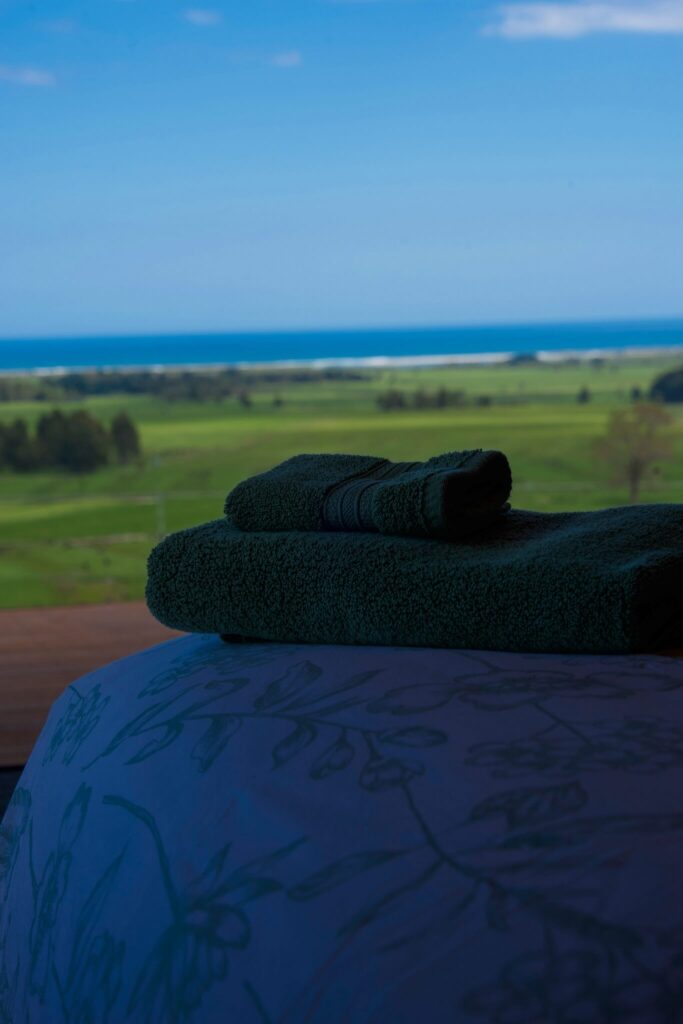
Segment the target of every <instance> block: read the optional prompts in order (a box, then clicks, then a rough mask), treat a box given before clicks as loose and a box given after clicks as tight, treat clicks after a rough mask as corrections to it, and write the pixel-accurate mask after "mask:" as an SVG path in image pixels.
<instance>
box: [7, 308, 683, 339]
mask: <svg viewBox="0 0 683 1024" xmlns="http://www.w3.org/2000/svg"><path fill="white" fill-rule="evenodd" d="M651 324H652V325H654V324H660V325H666V324H671V325H679V324H680V325H681V326H683V313H680V314H677V315H675V316H626V317H623V316H617V317H597V318H593V319H590V318H589V319H577V320H564V319H562V320H487V321H466V322H461V323H437V324H408V325H405V324H403V325H396V324H385V325H382V326H377V325H373V326H362V325H358V324H356V325H352V326H346V327H250V328H228V329H218V328H214V329H211V330H194V331H192V330H181V331H168V330H166V331H164V330H151V331H142V332H137V331H128V332H125V333H121V332H116V333H96V332H94V333H83V334H42V335H41V334H26V335H14V336H13V337H12V336H3V337H0V345H4V344H12V343H16V342H25V341H34V342H35V341H37V342H52V341H54V342H59V341H80V340H88V341H97V340H116V339H119V338H121V339H125V338H150V339H151V338H184V337H187V338H211V337H216V338H219V337H231V336H232V337H235V336H241V337H245V336H246V337H251V336H253V337H259V336H264V335H285V336H288V335H297V334H298V335H300V334H355V333H359V332H363V333H367V334H383V333H401V332H404V333H407V332H411V331H433V332H437V331H477V330H481V331H487V330H497V329H500V328H508V329H512V330H515V329H519V330H528V329H531V330H534V329H539V328H541V329H542V328H544V327H554V328H563V327H583V326H585V327H595V326H601V325H631V326H641V325H642V326H644V327H647V326H649V325H651Z"/></svg>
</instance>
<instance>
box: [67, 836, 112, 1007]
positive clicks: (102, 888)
mask: <svg viewBox="0 0 683 1024" xmlns="http://www.w3.org/2000/svg"><path fill="white" fill-rule="evenodd" d="M124 854H125V850H122V851H121V853H120V854H119V855H118V857H116V858H115V859H114V860H113V861H112V862H111V864H110V865H109V867H108V868H107V869H106V870H105V872H104V874H103V875H102V877H101V878H100V879H99V880H98V881H97V882H96V883H95V885H94V886H93V889H92V891H91V893H90V895H89V896H88V898H87V899H86V901H85V903H84V904H83V907H82V908H81V911H80V913H79V915H78V920H77V921H76V927H75V929H74V942H73V947H72V950H71V957H70V962H69V970H68V974H67V982H66V983H67V987H68V986H70V985H71V984H72V983H73V981H74V978H75V976H76V973H77V971H78V969H79V966H80V965H81V964H82V963H83V961H84V959H85V951H86V949H87V947H88V946H89V945H90V943H91V941H92V939H93V936H94V932H95V929H96V928H97V927H98V925H99V923H100V916H101V914H102V910H103V909H104V905H105V903H106V901H107V899H108V897H109V896H110V894H111V893H112V891H113V889H114V883H115V881H116V876H117V874H118V871H119V868H120V867H121V863H122V861H123V857H124Z"/></svg>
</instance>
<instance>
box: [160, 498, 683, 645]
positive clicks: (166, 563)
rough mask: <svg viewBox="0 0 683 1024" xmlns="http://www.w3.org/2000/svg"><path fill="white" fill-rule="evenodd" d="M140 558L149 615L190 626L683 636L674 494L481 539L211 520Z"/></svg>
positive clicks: (494, 640)
mask: <svg viewBox="0 0 683 1024" xmlns="http://www.w3.org/2000/svg"><path fill="white" fill-rule="evenodd" d="M148 569H149V576H148V583H147V601H148V604H149V608H150V610H151V612H152V613H153V614H154V615H155V616H156V617H157V618H158V619H159V620H160V621H161V622H163V623H164V624H165V625H167V626H170V627H172V628H173V629H180V630H186V631H189V632H199V633H221V634H226V633H227V634H236V635H239V636H245V637H254V638H261V639H265V640H275V641H279V642H310V643H330V644H387V645H403V646H418V647H420V646H428V647H461V648H479V649H485V650H486V649H488V650H508V651H558V652H595V653H627V652H630V651H651V650H662V649H664V648H666V647H674V646H677V645H678V646H681V644H682V643H683V586H682V585H681V581H682V580H683V505H639V506H638V505H634V506H628V507H625V508H611V509H604V510H602V511H599V512H565V513H559V514H552V513H542V512H523V511H516V510H513V511H511V512H508V514H507V515H506V516H502V517H501V519H500V523H499V525H498V526H497V527H496V529H495V530H492V531H490V532H489V533H487V534H486V535H484V536H481V537H479V538H477V542H476V543H465V542H456V543H443V542H436V541H433V540H423V539H417V538H396V537H383V536H378V535H376V534H367V533H332V532H328V533H324V532H321V533H314V532H309V533H303V532H299V533H294V532H292V533H245V532H242V531H240V530H238V529H236V528H235V527H234V526H233V525H232V524H231V523H230V521H229V520H227V519H220V520H216V521H213V522H210V523H206V524H204V525H202V526H197V527H194V528H192V529H189V530H183V531H182V532H180V533H176V534H172V535H171V536H169V537H167V538H166V539H165V540H163V541H162V542H161V543H160V544H159V545H158V546H157V547H156V548H155V549H154V550H153V551H152V553H151V555H150V558H149V564H148Z"/></svg>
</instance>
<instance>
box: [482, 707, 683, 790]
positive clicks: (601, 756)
mask: <svg viewBox="0 0 683 1024" xmlns="http://www.w3.org/2000/svg"><path fill="white" fill-rule="evenodd" d="M563 725H564V726H565V727H566V731H565V732H564V733H563V734H561V733H560V729H561V728H562V726H563ZM466 763H467V764H471V765H477V766H479V767H486V768H491V769H492V770H493V774H494V775H495V776H498V777H508V778H510V777H513V776H518V775H526V774H530V773H535V772H552V773H555V774H558V775H575V774H577V773H579V772H597V771H608V770H614V771H624V772H639V773H649V772H659V771H664V770H665V769H667V768H671V767H673V766H674V765H680V764H683V729H681V728H679V727H678V726H674V725H670V724H669V723H668V722H661V721H659V720H658V719H653V718H648V719H626V720H623V721H617V722H610V721H598V722H566V723H562V722H559V723H557V724H556V725H554V726H551V727H550V728H549V729H545V730H543V732H540V733H536V735H534V736H531V737H528V738H523V739H519V740H512V741H510V742H498V741H492V742H487V743H478V744H475V746H473V747H471V748H470V753H469V756H468V758H467V761H466Z"/></svg>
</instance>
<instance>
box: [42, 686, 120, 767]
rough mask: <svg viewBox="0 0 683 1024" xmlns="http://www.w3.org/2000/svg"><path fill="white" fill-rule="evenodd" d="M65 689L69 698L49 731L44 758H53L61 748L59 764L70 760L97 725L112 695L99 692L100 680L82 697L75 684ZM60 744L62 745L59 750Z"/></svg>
mask: <svg viewBox="0 0 683 1024" xmlns="http://www.w3.org/2000/svg"><path fill="white" fill-rule="evenodd" d="M67 692H68V693H69V694H70V696H71V700H70V702H69V705H68V707H67V709H66V711H65V712H64V714H63V715H62V717H61V718H60V719H59V721H58V722H57V725H56V727H55V731H54V733H53V734H52V738H51V740H50V745H49V747H48V749H47V753H46V754H45V757H44V758H43V764H44V765H45V764H50V763H51V762H52V761H54V759H55V757H56V756H57V754H58V753H59V751H60V750H61V751H62V764H71V762H72V761H73V759H74V757H75V756H76V754H77V753H78V751H79V750H80V748H81V745H82V744H83V743H84V742H85V740H86V739H87V738H88V736H89V735H90V733H91V732H92V731H93V729H94V728H95V727H96V726H97V724H98V722H99V721H100V718H101V717H102V713H103V712H104V709H105V708H106V707H107V705H108V704H109V701H110V699H111V698H110V697H103V696H102V694H101V687H100V684H99V683H96V684H95V686H93V687H92V688H91V690H90V691H89V693H88V695H87V696H86V697H82V696H81V694H80V693H79V692H78V690H77V689H76V688H75V686H70V687H69V690H68V691H67ZM62 748H65V749H63V750H62Z"/></svg>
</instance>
